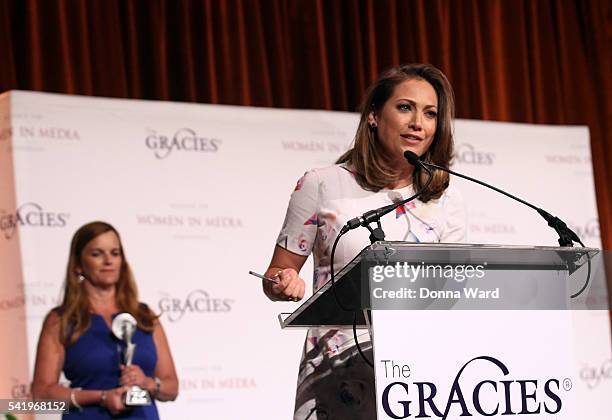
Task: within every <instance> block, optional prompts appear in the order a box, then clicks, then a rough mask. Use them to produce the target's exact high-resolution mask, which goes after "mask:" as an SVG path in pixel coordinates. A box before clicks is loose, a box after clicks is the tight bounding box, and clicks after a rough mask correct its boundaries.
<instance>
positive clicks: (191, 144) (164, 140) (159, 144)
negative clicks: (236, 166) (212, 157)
mask: <svg viewBox="0 0 612 420" xmlns="http://www.w3.org/2000/svg"><path fill="white" fill-rule="evenodd" d="M148 131H149V134H148V135H147V136H146V137H145V145H146V146H147V148H148V149H151V150H153V151H154V154H155V157H156V158H157V159H165V158H167V157H168V156H170V154H171V153H172V152H174V151H177V152H196V153H199V152H208V153H210V152H217V151H218V150H219V147H220V145H221V139H217V138H211V137H202V136H198V135H197V133H196V132H195V130H193V129H191V128H180V129H178V130H177V131H176V132H175V133H174V135H173V136H171V137H170V136H167V135H165V134H160V133H158V132H157V131H156V130H148Z"/></svg>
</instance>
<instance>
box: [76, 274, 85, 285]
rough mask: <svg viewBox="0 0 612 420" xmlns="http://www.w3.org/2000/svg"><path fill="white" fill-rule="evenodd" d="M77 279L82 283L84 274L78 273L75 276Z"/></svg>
mask: <svg viewBox="0 0 612 420" xmlns="http://www.w3.org/2000/svg"><path fill="white" fill-rule="evenodd" d="M77 279H79V283H83V281H84V280H85V276H84V275H82V274H79V275H78V276H77Z"/></svg>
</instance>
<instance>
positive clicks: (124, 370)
mask: <svg viewBox="0 0 612 420" xmlns="http://www.w3.org/2000/svg"><path fill="white" fill-rule="evenodd" d="M151 380H152V379H151V378H149V377H148V376H147V375H145V374H144V372H143V371H142V369H141V368H140V366H138V365H130V366H124V365H121V378H120V379H119V383H120V384H121V385H123V386H132V385H138V386H139V387H141V388H142V389H148V388H149V386H150V382H151Z"/></svg>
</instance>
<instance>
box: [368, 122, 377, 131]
mask: <svg viewBox="0 0 612 420" xmlns="http://www.w3.org/2000/svg"><path fill="white" fill-rule="evenodd" d="M368 128H369V129H370V131H371V132H372V133H376V131H377V130H378V126H377V125H376V124H375V123H372V124H368Z"/></svg>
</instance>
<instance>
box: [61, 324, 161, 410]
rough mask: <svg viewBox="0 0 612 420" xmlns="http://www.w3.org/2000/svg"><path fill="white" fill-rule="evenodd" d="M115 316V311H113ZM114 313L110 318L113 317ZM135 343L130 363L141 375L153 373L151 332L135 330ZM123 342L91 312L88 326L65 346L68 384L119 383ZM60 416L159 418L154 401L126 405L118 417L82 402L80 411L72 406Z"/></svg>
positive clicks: (154, 351)
mask: <svg viewBox="0 0 612 420" xmlns="http://www.w3.org/2000/svg"><path fill="white" fill-rule="evenodd" d="M115 315H116V314H115ZM115 315H113V318H114V317H115ZM132 340H133V341H134V343H135V344H136V350H135V352H134V360H133V364H135V365H138V366H140V368H141V369H142V370H143V372H144V374H145V375H147V376H150V377H153V376H154V375H155V365H156V364H157V349H156V348H155V342H154V341H153V334H152V333H147V332H144V331H141V330H140V329H137V330H136V332H135V333H134V337H133V339H132ZM124 351H125V343H124V342H123V341H122V340H119V339H117V338H116V337H115V336H114V335H113V332H112V331H111V330H110V328H109V327H108V325H106V322H104V318H102V316H100V315H97V314H92V315H91V326H90V327H89V328H88V329H87V330H86V331H85V332H84V333H83V335H82V336H81V337H79V339H78V340H77V341H76V343H74V344H73V345H71V346H69V347H67V348H66V354H65V359H64V374H65V375H66V378H68V380H70V382H71V385H70V386H71V387H73V388H77V387H80V388H82V389H84V390H85V389H95V390H104V389H113V388H117V387H118V386H119V377H120V376H121V370H120V369H119V365H120V364H121V363H122V361H123V354H124ZM62 419H69V420H70V419H88V420H102V419H105V420H107V419H147V420H158V419H159V415H158V413H157V407H156V406H155V402H153V404H152V405H148V406H140V407H134V408H128V409H127V410H126V411H124V412H122V413H121V414H119V415H117V416H111V414H110V412H109V411H108V410H107V409H106V408H104V407H101V406H100V405H97V404H95V405H85V406H83V410H82V411H79V410H78V409H77V408H71V409H70V412H68V413H66V414H64V416H63V417H62Z"/></svg>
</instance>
